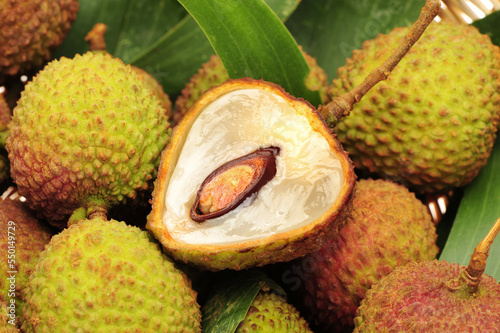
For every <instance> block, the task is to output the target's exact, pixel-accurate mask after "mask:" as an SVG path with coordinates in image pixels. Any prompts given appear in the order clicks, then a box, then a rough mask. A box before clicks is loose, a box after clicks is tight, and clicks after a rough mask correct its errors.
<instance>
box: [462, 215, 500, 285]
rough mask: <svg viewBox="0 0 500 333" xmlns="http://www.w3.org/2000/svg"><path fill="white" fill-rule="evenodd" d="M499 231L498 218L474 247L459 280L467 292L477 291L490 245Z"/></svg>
mask: <svg viewBox="0 0 500 333" xmlns="http://www.w3.org/2000/svg"><path fill="white" fill-rule="evenodd" d="M499 231H500V218H499V219H498V220H497V221H496V222H495V224H494V225H493V227H492V228H491V230H490V232H489V233H488V234H487V235H486V237H485V238H484V239H483V240H482V241H481V242H480V243H479V244H478V245H477V246H476V248H475V249H474V252H473V253H472V255H471V258H470V261H469V265H468V266H467V268H466V269H465V270H464V271H463V272H462V276H461V280H462V281H463V283H465V284H466V285H467V290H468V291H469V292H470V293H471V294H473V293H475V292H476V291H477V288H478V286H479V283H480V282H481V276H482V275H483V273H484V270H485V269H486V259H487V258H488V255H489V252H490V248H491V244H492V243H493V240H494V239H495V237H496V236H497V235H498V232H499Z"/></svg>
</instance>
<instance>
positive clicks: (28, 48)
mask: <svg viewBox="0 0 500 333" xmlns="http://www.w3.org/2000/svg"><path fill="white" fill-rule="evenodd" d="M78 9H79V3H78V1H77V0H53V1H43V0H15V1H13V0H2V2H1V3H0V82H2V81H3V79H4V78H5V77H6V76H12V75H16V74H18V73H23V72H25V71H27V70H29V69H33V68H36V67H41V66H42V65H43V64H44V63H45V62H46V61H48V60H50V57H51V55H52V52H53V51H54V50H55V48H57V47H58V46H59V45H60V44H61V43H62V42H63V41H64V39H65V38H66V35H67V33H68V32H69V29H70V28H71V25H72V24H73V22H74V21H75V19H76V14H77V12H78Z"/></svg>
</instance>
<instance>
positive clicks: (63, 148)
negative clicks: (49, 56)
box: [6, 52, 171, 227]
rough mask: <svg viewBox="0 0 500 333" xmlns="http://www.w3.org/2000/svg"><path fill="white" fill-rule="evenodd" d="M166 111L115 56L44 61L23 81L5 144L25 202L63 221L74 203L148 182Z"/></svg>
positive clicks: (95, 202)
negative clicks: (22, 87)
mask: <svg viewBox="0 0 500 333" xmlns="http://www.w3.org/2000/svg"><path fill="white" fill-rule="evenodd" d="M169 126H170V124H169V119H168V117H167V115H166V114H165V110H164V109H163V108H162V107H161V106H160V104H159V101H158V99H157V98H156V97H155V95H154V94H153V92H152V91H151V89H149V88H146V87H145V86H144V84H143V81H142V80H141V79H140V77H139V76H138V75H137V74H136V73H135V72H134V71H133V70H132V69H131V68H130V66H128V65H125V64H123V62H122V61H121V60H119V59H117V58H113V57H111V56H110V55H108V54H104V53H100V54H93V53H91V52H88V53H86V54H84V55H77V56H75V58H73V59H68V58H61V59H60V60H55V61H53V62H51V63H49V64H48V65H47V66H46V67H45V68H44V69H43V70H42V71H41V72H39V73H38V75H37V76H36V77H35V78H34V79H33V81H31V82H29V83H28V84H27V85H26V88H25V90H24V91H23V93H22V95H21V98H20V99H19V101H18V104H17V106H16V108H15V109H14V111H13V118H12V121H11V124H10V133H9V135H8V137H7V144H6V148H7V151H8V153H9V159H10V162H11V175H12V178H13V180H14V181H15V182H16V184H17V186H18V190H19V193H20V194H21V195H23V196H25V197H26V198H27V200H28V203H29V204H30V206H31V208H33V209H34V210H37V211H38V212H39V213H40V214H41V215H42V216H44V217H45V218H47V219H48V220H49V222H50V223H52V224H54V225H58V226H61V227H64V226H65V223H66V221H67V218H68V216H69V215H70V214H71V213H72V212H73V211H74V210H75V209H76V208H80V207H83V208H86V209H89V210H93V209H94V210H99V209H101V210H107V209H109V208H110V207H111V206H113V205H114V204H116V203H121V202H124V201H126V200H127V199H133V198H135V197H136V195H137V193H138V192H139V191H146V190H148V189H149V188H150V186H152V180H153V179H154V177H155V176H156V168H157V166H158V164H159V157H160V152H161V151H162V150H163V149H164V147H165V146H166V144H167V143H168V140H169V138H170V133H171V131H170V129H169Z"/></svg>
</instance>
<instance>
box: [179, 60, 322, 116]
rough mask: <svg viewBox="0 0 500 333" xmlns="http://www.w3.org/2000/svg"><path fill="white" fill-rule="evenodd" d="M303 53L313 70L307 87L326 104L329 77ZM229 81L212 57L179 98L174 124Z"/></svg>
mask: <svg viewBox="0 0 500 333" xmlns="http://www.w3.org/2000/svg"><path fill="white" fill-rule="evenodd" d="M302 53H303V55H304V57H305V59H306V61H307V64H308V65H309V68H310V69H311V71H310V73H309V75H308V76H307V78H306V86H307V88H308V89H310V90H313V91H314V90H318V91H319V93H320V95H321V100H322V102H323V103H326V102H327V100H328V94H327V89H328V76H327V75H326V73H325V71H324V70H323V69H322V68H321V67H319V65H318V63H317V62H316V59H314V58H313V57H311V56H310V55H309V54H307V53H306V52H304V51H302ZM227 80H229V74H228V73H227V71H226V69H225V68H224V64H223V63H222V61H221V60H220V58H219V57H218V56H217V55H212V56H211V57H210V59H209V60H208V61H207V62H206V63H204V64H203V65H202V67H201V68H200V69H199V70H198V72H197V73H196V74H195V75H194V76H193V77H192V78H191V79H190V80H189V82H188V83H187V84H186V86H185V87H184V89H183V90H182V91H181V94H180V95H179V97H177V99H176V101H175V110H174V115H173V118H174V122H175V123H178V122H179V121H180V120H181V118H182V117H183V116H184V115H185V114H186V112H187V111H188V110H189V108H190V107H191V105H193V104H194V102H196V100H197V99H198V98H200V96H201V94H202V93H203V92H205V91H206V90H207V89H209V88H212V87H215V86H218V85H219V84H222V83H223V82H224V81H227Z"/></svg>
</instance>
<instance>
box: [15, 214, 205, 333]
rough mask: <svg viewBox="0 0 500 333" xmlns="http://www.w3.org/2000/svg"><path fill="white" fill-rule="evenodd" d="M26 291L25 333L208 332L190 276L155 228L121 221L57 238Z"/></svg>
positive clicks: (86, 223) (81, 227) (98, 222)
mask: <svg viewBox="0 0 500 333" xmlns="http://www.w3.org/2000/svg"><path fill="white" fill-rule="evenodd" d="M24 295H25V297H26V299H27V301H26V303H25V306H24V307H23V310H22V312H23V316H22V319H21V320H22V329H23V330H24V331H25V332H200V320H201V312H200V309H199V305H198V303H197V301H196V293H195V292H194V291H193V289H192V288H191V282H190V280H189V279H188V278H187V277H186V276H185V275H184V273H182V272H181V271H180V270H179V269H178V268H176V267H175V266H174V264H173V262H172V261H171V260H170V259H169V258H168V257H167V256H165V255H164V254H163V253H162V252H161V250H160V248H159V246H158V244H157V243H155V242H153V241H152V239H151V237H150V236H149V234H148V233H147V232H145V231H141V230H140V229H139V228H137V227H132V226H129V225H126V224H125V223H124V222H118V221H115V220H111V221H104V220H102V219H92V220H83V221H80V222H78V223H76V224H72V225H71V226H70V227H69V228H67V229H65V230H63V231H62V232H61V233H59V234H57V235H56V236H54V237H53V238H52V240H51V242H50V243H49V245H48V246H47V248H46V250H45V251H44V252H43V253H42V254H41V256H40V260H39V261H38V263H37V265H36V266H35V268H34V269H33V273H32V275H31V276H30V280H29V282H28V285H27V287H26V289H25V291H24Z"/></svg>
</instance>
